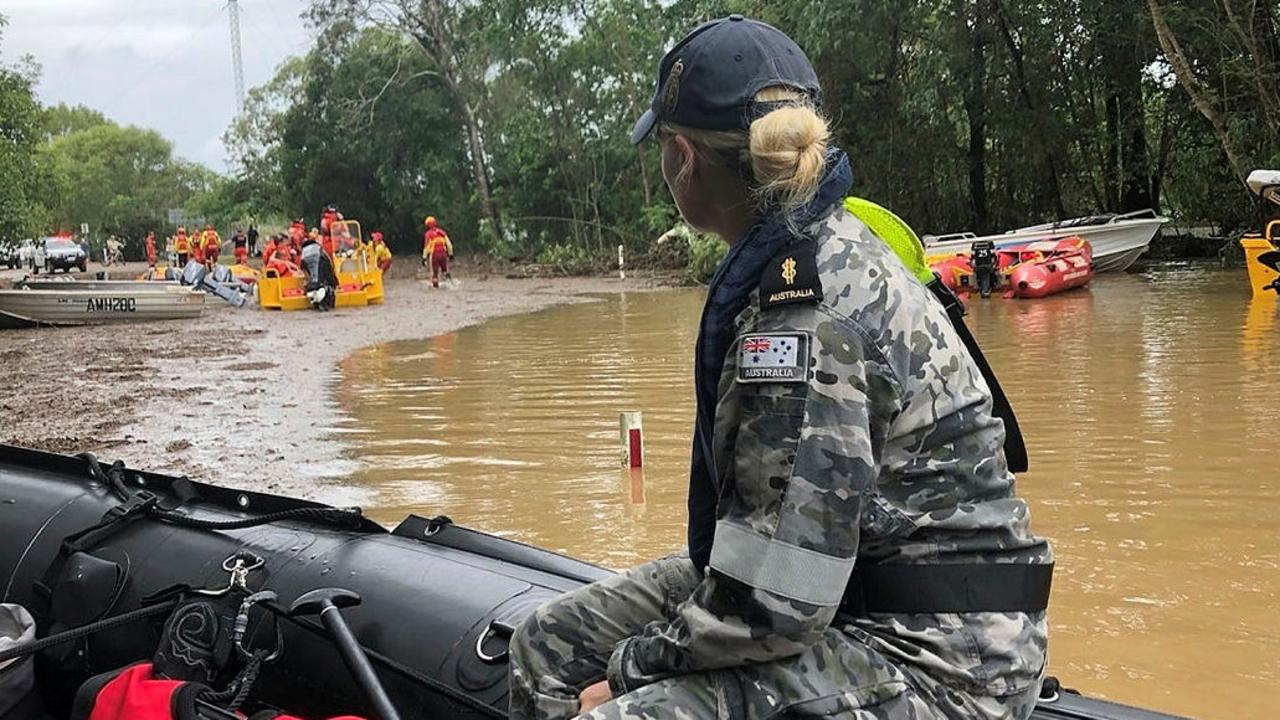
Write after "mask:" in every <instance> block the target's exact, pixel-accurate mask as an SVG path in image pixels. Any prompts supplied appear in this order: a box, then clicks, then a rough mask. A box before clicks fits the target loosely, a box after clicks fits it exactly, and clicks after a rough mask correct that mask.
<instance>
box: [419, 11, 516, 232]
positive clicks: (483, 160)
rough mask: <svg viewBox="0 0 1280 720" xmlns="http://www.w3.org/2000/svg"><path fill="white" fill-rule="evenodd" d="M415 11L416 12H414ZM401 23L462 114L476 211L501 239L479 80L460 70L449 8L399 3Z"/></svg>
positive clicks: (499, 218) (453, 21) (482, 81)
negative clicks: (477, 195) (480, 109)
mask: <svg viewBox="0 0 1280 720" xmlns="http://www.w3.org/2000/svg"><path fill="white" fill-rule="evenodd" d="M415 7H416V11H415V10H414V8H415ZM400 10H401V12H402V13H404V15H403V22H405V23H406V24H407V25H409V26H410V27H406V28H401V29H402V30H404V31H406V32H408V33H409V34H410V35H411V36H412V37H413V39H414V40H415V41H416V42H417V43H418V47H420V48H422V51H423V52H424V53H425V54H426V55H427V57H428V58H429V59H430V60H431V62H432V64H433V65H435V69H436V71H437V72H438V73H439V78H440V81H441V83H442V84H443V85H444V88H445V90H446V91H447V92H448V93H449V96H450V97H451V98H452V99H453V102H454V106H455V107H457V109H458V111H459V112H460V113H461V114H462V124H463V126H464V127H465V128H466V131H467V154H468V155H469V156H470V158H471V175H472V178H473V179H474V181H475V184H476V190H477V191H479V193H480V209H481V212H483V213H484V216H485V218H486V219H487V220H488V221H489V227H490V229H491V230H492V231H493V233H494V235H495V236H496V237H497V238H499V239H501V238H503V237H504V234H503V227H502V218H501V215H500V214H499V212H498V205H497V202H496V201H495V200H494V197H493V189H492V184H491V182H490V173H489V158H488V156H487V155H485V142H484V129H483V128H482V127H481V124H480V117H479V113H478V112H477V108H478V107H479V104H480V102H481V101H482V100H483V95H484V80H483V78H477V77H468V76H467V75H466V74H465V71H464V70H463V69H462V68H463V66H464V63H463V62H462V61H461V60H460V58H459V55H458V51H457V48H456V47H455V46H454V45H453V42H454V38H456V37H457V36H458V35H457V32H456V30H455V26H456V22H455V19H456V18H454V17H453V15H452V14H451V10H450V8H447V7H445V6H444V4H443V3H441V2H440V0H419V1H418V2H417V3H416V5H411V4H410V3H409V2H406V0H401V4H400Z"/></svg>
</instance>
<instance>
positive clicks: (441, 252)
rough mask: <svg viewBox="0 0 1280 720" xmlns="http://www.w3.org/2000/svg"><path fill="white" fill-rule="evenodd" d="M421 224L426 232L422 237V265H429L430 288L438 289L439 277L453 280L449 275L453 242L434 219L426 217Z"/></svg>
mask: <svg viewBox="0 0 1280 720" xmlns="http://www.w3.org/2000/svg"><path fill="white" fill-rule="evenodd" d="M423 223H424V224H425V225H426V226H427V231H426V233H424V234H423V236H422V264H423V265H426V264H427V263H428V262H429V263H431V287H433V288H438V287H440V276H441V275H444V279H445V280H452V279H453V275H451V274H449V259H450V258H452V257H453V241H451V240H450V239H449V233H447V232H445V231H444V228H442V227H440V226H439V225H438V224H436V219H435V218H434V217H431V216H429V215H428V216H427V219H426V220H424V221H423Z"/></svg>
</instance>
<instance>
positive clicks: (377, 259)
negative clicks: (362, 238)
mask: <svg viewBox="0 0 1280 720" xmlns="http://www.w3.org/2000/svg"><path fill="white" fill-rule="evenodd" d="M369 237H370V239H372V240H373V249H372V253H373V264H374V265H377V266H378V269H379V270H381V271H382V272H384V273H385V272H386V271H388V270H390V269H391V248H389V247H387V244H386V243H385V242H383V240H382V231H381V230H374V231H373V234H371V235H370V236H369Z"/></svg>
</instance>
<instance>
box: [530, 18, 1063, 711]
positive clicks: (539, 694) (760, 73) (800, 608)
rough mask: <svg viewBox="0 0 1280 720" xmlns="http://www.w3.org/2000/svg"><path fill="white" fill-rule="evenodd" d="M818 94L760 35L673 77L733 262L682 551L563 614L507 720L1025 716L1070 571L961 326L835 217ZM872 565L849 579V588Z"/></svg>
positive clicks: (666, 84)
mask: <svg viewBox="0 0 1280 720" xmlns="http://www.w3.org/2000/svg"><path fill="white" fill-rule="evenodd" d="M818 99H819V88H818V82H817V77H816V75H815V74H814V71H813V68H812V67H811V66H810V64H809V61H808V59H807V58H805V56H804V53H803V52H802V51H801V50H800V48H799V47H797V46H796V45H795V43H793V42H792V41H791V40H790V39H789V38H787V37H786V36H785V35H783V34H782V33H781V32H779V31H778V30H776V29H774V28H772V27H770V26H768V25H765V24H763V23H758V22H755V21H752V20H747V19H744V18H742V17H740V16H731V17H728V18H724V19H721V20H717V21H714V22H711V23H708V24H706V25H703V26H702V27H699V28H698V29H697V30H695V31H694V32H693V33H692V34H690V35H689V36H688V37H686V38H685V39H684V40H682V41H681V42H680V43H679V44H677V45H676V47H675V48H674V49H672V50H671V51H670V52H669V53H668V54H667V55H666V57H664V58H663V60H662V64H661V66H660V69H659V80H658V90H657V92H656V94H655V96H654V101H653V105H652V107H651V108H650V110H649V111H648V112H646V113H645V115H644V117H643V118H641V120H640V121H639V122H638V123H637V125H636V130H635V132H634V134H633V137H632V141H633V142H636V143H638V142H640V141H642V140H644V139H645V138H646V137H648V136H650V135H651V134H656V136H657V138H658V142H659V145H660V147H661V151H662V171H663V176H664V177H665V178H666V181H667V184H668V187H669V188H670V190H671V193H672V195H673V196H674V198H675V201H676V204H677V206H678V207H679V209H680V212H681V214H682V215H683V216H684V218H685V220H686V221H688V222H689V224H690V225H692V226H693V227H695V228H698V229H700V230H703V231H705V232H712V233H716V234H719V235H720V236H721V237H723V238H725V240H726V241H728V242H729V243H730V245H731V249H730V251H729V255H728V256H727V257H726V258H725V260H724V262H723V263H722V264H721V266H720V268H719V269H718V271H717V273H716V276H715V278H714V279H713V280H712V282H711V286H710V288H709V290H708V298H707V304H706V307H705V309H704V312H703V317H702V321H701V326H700V333H699V338H698V346H697V352H696V368H695V383H696V391H697V405H698V411H697V422H696V426H695V431H694V447H693V463H692V468H691V481H690V496H689V553H688V556H687V557H686V556H679V557H671V558H665V559H662V560H657V561H654V562H651V563H648V564H646V565H643V566H641V567H639V568H636V569H633V570H631V571H630V572H627V573H623V574H620V575H617V576H615V577H613V578H610V579H608V580H605V581H601V582H598V583H595V584H592V585H589V586H587V587H584V588H582V589H581V590H578V591H576V592H573V593H571V594H569V595H566V596H565V597H563V598H560V599H558V600H556V601H554V602H552V603H550V604H548V605H546V606H544V607H542V608H540V609H539V610H538V611H537V612H536V613H535V614H534V615H533V616H531V617H530V618H529V620H527V621H526V622H525V623H524V624H523V625H522V626H521V627H520V629H519V630H518V632H517V633H516V635H515V637H514V638H513V641H512V649H511V657H512V670H511V683H510V687H511V717H512V718H517V719H519V718H568V717H574V716H577V715H579V714H582V716H583V717H588V718H601V719H603V718H667V717H672V718H795V717H830V718H883V719H888V718H930V719H932V718H952V719H955V720H959V719H961V718H964V719H965V720H968V719H970V718H1015V719H1018V718H1026V717H1028V716H1029V715H1030V713H1031V711H1032V709H1033V708H1034V704H1035V701H1036V696H1037V693H1038V690H1039V685H1040V680H1041V678H1042V677H1043V672H1044V668H1045V652H1046V626H1045V613H1044V609H1045V604H1046V603H1047V598H1048V585H1049V576H1050V573H1051V569H1052V555H1051V552H1050V549H1049V547H1048V545H1047V543H1045V541H1043V540H1042V539H1040V538H1037V537H1035V536H1034V535H1032V534H1031V533H1030V531H1029V529H1028V510H1027V506H1026V504H1025V503H1024V502H1023V501H1022V500H1020V499H1019V498H1018V497H1017V496H1016V495H1015V493H1014V478H1013V475H1012V474H1011V473H1010V472H1009V469H1008V465H1007V463H1006V459H1005V454H1004V451H1003V447H1002V446H1003V443H1004V438H1005V431H1004V424H1003V423H1002V422H1001V420H999V419H998V418H996V417H995V416H994V415H993V411H992V398H991V391H990V389H989V386H988V384H987V383H986V382H985V381H984V379H983V376H982V373H981V372H980V371H979V369H978V367H977V366H976V365H975V363H974V361H973V359H972V357H971V356H970V354H969V353H968V352H967V351H966V349H965V346H964V344H963V343H962V341H961V339H960V338H959V337H958V335H957V333H956V330H955V328H954V327H953V325H952V323H951V321H950V320H949V318H948V316H947V313H946V311H945V310H944V309H943V306H942V305H941V304H940V303H939V302H938V301H937V300H936V299H935V298H934V296H933V295H932V294H931V292H930V290H928V289H926V287H925V286H924V285H922V284H921V283H920V282H919V281H918V280H916V278H915V277H914V276H913V275H912V273H911V272H910V271H908V269H907V268H906V267H904V266H903V264H902V262H901V261H900V260H899V259H898V258H897V257H896V256H895V255H894V254H893V252H892V251H891V250H889V249H888V247H887V246H886V245H885V244H884V243H883V242H882V241H881V240H880V239H879V238H878V237H876V236H875V235H874V234H872V233H871V232H870V231H869V230H868V229H867V228H866V227H865V226H864V225H863V224H862V223H861V222H859V220H857V219H856V218H855V217H853V216H852V215H850V214H848V213H847V212H846V211H845V210H844V208H843V207H842V205H841V202H840V201H841V199H842V198H844V196H845V195H846V194H847V193H848V191H849V188H850V185H851V183H852V171H851V169H850V164H849V160H848V158H847V157H846V156H845V154H844V153H843V152H842V151H840V150H839V149H838V148H835V147H832V146H830V145H829V142H828V131H827V124H826V121H825V120H824V119H823V118H822V117H821V115H820V114H819V113H818V110H817V107H818ZM855 563H856V565H855Z"/></svg>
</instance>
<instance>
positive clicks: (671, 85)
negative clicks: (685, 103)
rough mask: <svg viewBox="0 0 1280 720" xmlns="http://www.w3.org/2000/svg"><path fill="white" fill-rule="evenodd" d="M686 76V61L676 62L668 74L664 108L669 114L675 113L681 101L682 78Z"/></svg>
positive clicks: (663, 97)
mask: <svg viewBox="0 0 1280 720" xmlns="http://www.w3.org/2000/svg"><path fill="white" fill-rule="evenodd" d="M682 74H684V60H676V62H675V64H674V65H672V66H671V72H669V73H667V84H666V85H665V86H664V87H663V88H662V107H663V110H664V111H665V112H667V113H668V114H670V113H672V112H675V109H676V103H677V102H679V100H680V76H681V75H682Z"/></svg>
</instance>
